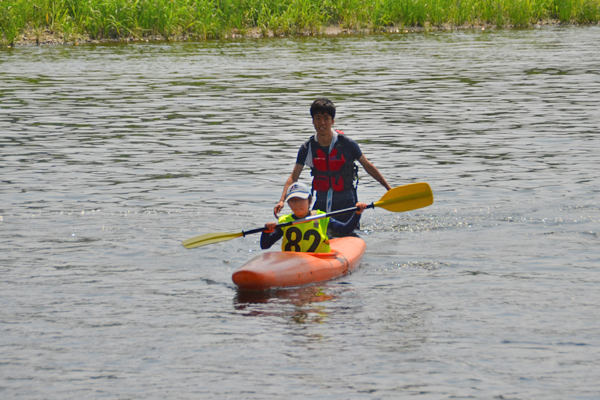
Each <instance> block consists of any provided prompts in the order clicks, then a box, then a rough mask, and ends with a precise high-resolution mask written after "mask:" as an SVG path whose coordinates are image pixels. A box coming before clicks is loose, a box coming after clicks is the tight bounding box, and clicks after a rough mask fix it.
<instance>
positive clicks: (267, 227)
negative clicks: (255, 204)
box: [264, 222, 277, 233]
mask: <svg viewBox="0 0 600 400" xmlns="http://www.w3.org/2000/svg"><path fill="white" fill-rule="evenodd" d="M276 226H277V222H267V223H266V224H265V230H264V232H265V233H273V232H274V231H275V227H276Z"/></svg>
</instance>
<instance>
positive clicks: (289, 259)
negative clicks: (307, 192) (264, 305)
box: [232, 236, 367, 290]
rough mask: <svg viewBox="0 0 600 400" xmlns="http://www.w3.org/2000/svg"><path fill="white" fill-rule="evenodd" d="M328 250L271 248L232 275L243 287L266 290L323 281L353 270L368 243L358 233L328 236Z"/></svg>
mask: <svg viewBox="0 0 600 400" xmlns="http://www.w3.org/2000/svg"><path fill="white" fill-rule="evenodd" d="M330 247H331V253H295V252H284V251H273V252H268V253H264V254H261V255H259V256H256V257H254V258H253V259H251V260H250V261H248V262H247V263H246V264H244V265H243V266H242V267H240V268H239V269H237V270H236V271H235V272H234V273H233V276H232V279H233V283H235V284H236V285H237V286H238V287H240V288H242V289H248V290H266V289H272V288H283V287H294V286H302V285H306V284H309V283H316V282H323V281H327V280H330V279H333V278H337V277H339V276H344V275H346V274H347V273H349V272H352V271H354V270H355V269H356V268H357V267H358V266H359V265H360V261H361V260H362V257H363V255H364V253H365V249H366V247H367V245H366V244H365V242H364V241H363V240H362V239H360V238H358V237H352V236H349V237H343V238H336V239H331V240H330Z"/></svg>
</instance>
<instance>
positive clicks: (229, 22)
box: [0, 0, 600, 46]
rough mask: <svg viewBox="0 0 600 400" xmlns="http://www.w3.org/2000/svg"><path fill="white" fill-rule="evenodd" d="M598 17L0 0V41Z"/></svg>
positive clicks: (581, 0) (252, 1)
mask: <svg viewBox="0 0 600 400" xmlns="http://www.w3.org/2000/svg"><path fill="white" fill-rule="evenodd" d="M540 21H555V22H556V23H566V24H589V23H597V22H598V21H600V0H0V44H1V45H4V46H6V45H12V44H14V43H18V42H23V41H25V42H34V43H36V42H37V43H42V42H45V38H47V37H53V38H56V40H60V42H76V41H82V40H107V39H109V40H110V39H144V38H151V37H154V38H156V37H160V38H163V39H167V40H172V39H181V38H187V39H192V40H198V39H210V38H222V37H231V36H236V35H241V36H248V35H262V36H267V35H294V34H317V33H324V32H325V27H328V26H337V27H339V28H340V29H341V30H347V31H362V30H369V31H386V30H387V31H400V30H404V29H408V28H427V29H430V28H435V27H460V26H465V25H474V24H476V25H483V26H485V25H493V26H497V27H508V26H515V27H526V26H531V25H533V24H536V23H539V22H540Z"/></svg>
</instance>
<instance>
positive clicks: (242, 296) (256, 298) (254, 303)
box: [234, 285, 340, 324]
mask: <svg viewBox="0 0 600 400" xmlns="http://www.w3.org/2000/svg"><path fill="white" fill-rule="evenodd" d="M338 290H339V289H338ZM338 290H336V288H334V287H333V286H332V285H325V286H323V285H321V286H314V285H310V286H306V287H300V288H293V289H279V290H269V291H265V290H263V291H258V290H240V289H238V290H237V292H236V296H235V298H234V304H235V309H236V310H238V311H241V312H242V315H245V316H252V317H255V316H279V317H284V318H289V319H290V320H291V321H293V322H295V323H298V324H304V323H323V322H326V320H327V315H328V314H329V310H328V308H327V307H326V306H321V305H318V303H323V302H330V301H336V300H337V299H338V298H339V297H340V293H337V291H338ZM289 306H293V307H289Z"/></svg>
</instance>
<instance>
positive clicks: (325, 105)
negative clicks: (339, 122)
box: [310, 97, 335, 120]
mask: <svg viewBox="0 0 600 400" xmlns="http://www.w3.org/2000/svg"><path fill="white" fill-rule="evenodd" d="M319 114H328V115H329V116H330V117H331V119H332V120H333V119H335V105H334V104H333V102H332V101H331V100H329V99H326V98H325V97H321V98H318V99H316V100H315V101H314V102H313V103H312V105H311V106H310V116H311V117H312V118H313V119H315V116H316V115H319Z"/></svg>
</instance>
